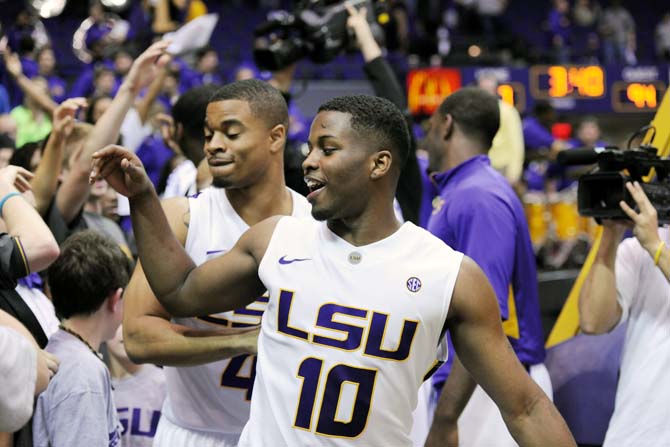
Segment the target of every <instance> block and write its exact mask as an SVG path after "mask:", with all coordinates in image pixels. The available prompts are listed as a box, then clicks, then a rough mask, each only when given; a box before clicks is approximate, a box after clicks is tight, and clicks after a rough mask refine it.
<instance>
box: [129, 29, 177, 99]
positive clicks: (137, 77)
mask: <svg viewBox="0 0 670 447" xmlns="http://www.w3.org/2000/svg"><path fill="white" fill-rule="evenodd" d="M169 45H170V40H167V39H165V40H160V41H158V42H156V43H154V44H153V45H151V46H150V47H149V48H147V49H146V50H145V51H144V52H143V53H142V54H140V55H139V57H138V58H137V59H135V62H133V65H132V66H131V67H130V71H129V72H128V76H126V79H125V80H124V81H123V83H124V84H126V85H127V86H128V87H129V88H130V90H131V92H132V93H133V94H134V95H135V96H137V95H138V94H139V93H140V91H141V90H142V89H143V88H145V87H148V86H149V84H150V83H151V81H153V80H154V79H155V78H156V76H158V75H159V73H160V72H161V71H162V70H163V68H164V67H166V66H167V65H168V64H169V63H170V61H171V60H172V58H171V56H170V55H169V54H168V53H167V52H166V50H167V48H168V46H169Z"/></svg>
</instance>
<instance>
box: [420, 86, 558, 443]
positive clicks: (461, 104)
mask: <svg viewBox="0 0 670 447" xmlns="http://www.w3.org/2000/svg"><path fill="white" fill-rule="evenodd" d="M499 121H500V118H499V111H498V102H497V98H495V97H494V96H492V95H490V94H489V93H487V92H485V91H484V90H481V89H478V88H464V89H461V90H459V91H457V92H456V93H453V94H452V95H450V96H449V97H447V99H445V100H444V102H443V103H442V105H441V106H440V107H439V109H438V110H437V111H436V112H435V113H434V114H433V116H432V117H431V119H430V130H429V131H428V134H427V136H426V138H425V139H424V143H423V147H424V149H426V150H427V151H428V154H429V170H430V171H431V172H433V173H434V174H432V181H433V183H434V185H435V186H436V188H437V191H438V194H437V197H436V198H435V199H434V200H433V211H432V214H431V216H430V218H429V220H428V225H427V228H428V231H430V232H431V233H433V234H434V235H435V236H437V237H439V238H440V239H442V240H443V241H444V242H445V243H447V244H448V245H449V246H450V247H452V248H454V249H455V250H458V251H461V252H463V253H465V254H466V255H467V256H469V257H471V258H472V259H474V260H475V261H476V262H477V264H479V266H480V267H481V268H482V270H483V271H484V273H485V274H486V276H487V278H488V279H489V281H490V283H491V285H492V286H493V289H494V291H495V293H496V296H497V298H498V302H499V305H500V311H501V312H500V313H501V317H502V320H503V327H504V329H505V333H506V334H507V335H508V339H509V341H510V343H511V345H512V347H513V349H514V351H515V353H516V354H517V357H518V358H519V360H520V361H521V363H522V364H524V366H525V367H526V369H527V370H530V371H532V369H531V368H532V366H533V365H537V364H541V363H542V361H543V360H544V356H545V352H544V341H543V333H542V323H541V319H540V309H539V301H538V289H537V273H536V267H535V255H534V253H533V247H532V244H531V241H530V236H529V233H528V226H527V224H526V218H525V215H524V211H523V206H522V204H521V202H520V201H519V199H518V197H517V196H516V194H515V192H514V190H513V189H512V187H511V186H510V185H509V183H508V182H507V180H506V179H505V177H503V176H502V175H500V174H499V173H498V172H497V171H496V170H495V169H493V168H492V167H491V163H490V161H489V158H488V156H487V155H486V154H487V152H488V150H489V148H490V146H491V142H492V140H493V137H494V136H495V134H496V132H497V131H498V126H499ZM452 353H453V351H451V353H450V355H449V357H451V358H452V359H453V355H452ZM457 363H458V362H457ZM457 369H459V373H465V370H464V369H463V367H462V366H460V363H458V368H457V367H456V364H454V367H453V370H452V372H451V375H454V376H456V375H458V374H457V373H456V370H457ZM465 374H467V373H465ZM448 375H450V366H449V365H444V366H443V367H442V368H441V369H440V370H439V371H438V372H437V373H436V374H435V376H434V377H433V383H434V384H435V386H436V388H440V387H441V385H442V384H443V383H444V381H445V378H446V377H447V376H448ZM531 375H532V374H531ZM449 379H450V380H447V383H446V385H445V387H447V386H450V385H449V384H450V383H452V385H451V386H459V385H453V384H454V383H458V382H462V383H465V382H466V381H467V380H468V378H465V379H464V380H463V381H461V380H460V379H461V377H459V379H456V378H454V379H453V380H452V378H451V377H449ZM469 380H471V379H469ZM454 381H455V382H454ZM445 390H446V388H445ZM472 390H474V382H472V389H471V391H470V394H471V393H472ZM478 391H479V390H478ZM456 394H460V395H461V396H462V398H463V399H464V400H465V401H464V402H463V405H465V402H467V400H468V399H469V398H470V394H468V393H466V392H462V393H461V392H460V391H459V393H456ZM450 395H453V394H452V393H451V390H450ZM452 400H454V399H452ZM454 404H455V405H456V406H458V403H454ZM441 405H442V403H441V402H440V405H439V406H438V410H439V409H440V408H441ZM461 408H462V407H461ZM466 410H467V408H466ZM496 411H497V410H496ZM498 415H499V412H498ZM503 427H504V425H503ZM505 430H506V429H505ZM459 436H461V438H464V437H465V438H467V437H468V433H459ZM508 436H509V435H508ZM510 439H511V437H510ZM486 442H488V441H486ZM482 444H483V443H482ZM482 444H480V445H482ZM496 445H498V444H496Z"/></svg>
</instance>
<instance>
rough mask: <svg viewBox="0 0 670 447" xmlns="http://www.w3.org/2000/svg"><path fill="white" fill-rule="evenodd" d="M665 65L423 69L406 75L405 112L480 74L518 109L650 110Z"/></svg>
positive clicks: (661, 87) (663, 81)
mask: <svg viewBox="0 0 670 447" xmlns="http://www.w3.org/2000/svg"><path fill="white" fill-rule="evenodd" d="M669 70H670V66H668V65H648V66H635V67H603V66H600V65H535V66H531V67H528V68H516V67H463V68H427V69H417V70H411V71H410V72H409V74H408V76H407V92H408V103H409V108H410V111H411V112H412V113H413V114H419V115H421V114H431V113H432V112H433V111H434V110H435V108H436V107H437V106H438V105H439V104H440V103H441V102H442V100H443V99H444V98H445V97H446V96H448V95H449V94H451V93H452V92H454V91H456V90H458V89H459V88H461V87H464V86H467V85H475V84H476V82H477V79H478V78H479V77H480V76H482V75H491V76H494V77H495V78H496V79H497V80H498V83H499V86H498V94H499V96H500V97H501V98H502V100H503V101H505V102H508V103H510V104H513V105H514V106H515V107H516V108H517V109H518V110H519V112H521V113H524V112H530V111H531V110H532V108H533V105H534V104H535V102H536V101H539V100H547V101H550V102H551V103H552V105H553V106H554V108H556V109H557V110H559V111H569V112H578V113H607V112H624V113H628V112H633V113H635V112H655V111H656V109H657V107H658V104H659V103H660V102H661V99H662V98H663V94H664V93H665V90H666V89H667V88H668V81H669V77H670V73H669Z"/></svg>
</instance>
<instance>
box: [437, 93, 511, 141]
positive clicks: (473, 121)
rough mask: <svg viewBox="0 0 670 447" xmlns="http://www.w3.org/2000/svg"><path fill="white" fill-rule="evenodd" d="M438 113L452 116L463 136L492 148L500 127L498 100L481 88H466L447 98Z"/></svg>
mask: <svg viewBox="0 0 670 447" xmlns="http://www.w3.org/2000/svg"><path fill="white" fill-rule="evenodd" d="M438 111H439V113H440V115H442V116H447V115H451V117H452V118H453V120H454V122H455V123H456V124H458V127H459V128H460V129H461V132H463V134H465V135H466V136H468V137H469V138H472V139H475V140H478V141H479V142H480V143H481V144H482V146H483V147H485V148H486V149H487V150H488V149H489V148H490V147H491V144H492V143H493V137H495V136H496V133H498V128H499V127H500V109H499V106H498V98H496V97H495V96H493V95H492V94H490V93H489V92H487V91H485V90H482V89H481V88H477V87H465V88H462V89H460V90H457V91H456V92H454V93H452V94H451V95H449V96H447V97H446V99H445V100H444V101H442V104H440V107H439V108H438Z"/></svg>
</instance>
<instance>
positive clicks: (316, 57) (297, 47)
mask: <svg viewBox="0 0 670 447" xmlns="http://www.w3.org/2000/svg"><path fill="white" fill-rule="evenodd" d="M349 3H350V4H351V5H352V6H353V7H354V8H360V7H363V6H366V7H367V18H368V22H369V23H370V27H371V28H372V34H373V35H374V37H375V40H377V42H382V41H383V32H382V29H381V27H380V26H379V24H378V23H377V21H376V19H375V17H384V15H383V14H384V12H383V11H384V7H385V2H384V1H375V2H373V1H372V0H349ZM348 17H349V13H348V12H347V9H346V7H345V2H344V1H340V0H302V1H300V2H299V3H298V6H297V8H296V10H295V11H294V12H293V13H290V12H288V11H283V10H279V11H273V12H271V13H269V14H268V20H267V21H266V22H264V23H262V24H260V25H259V26H258V27H257V28H256V29H255V31H254V35H255V36H256V43H255V48H254V51H253V55H254V61H255V62H256V65H257V66H258V68H260V69H261V70H269V71H277V70H281V69H282V68H284V67H287V66H289V65H291V64H292V63H294V62H297V61H298V60H300V59H302V58H303V57H308V58H309V59H310V60H311V61H312V62H315V63H317V64H325V63H327V62H330V61H331V60H333V59H334V58H335V57H336V56H337V55H338V54H339V53H340V52H341V51H342V50H344V49H347V50H352V49H353V46H352V42H354V37H353V36H352V35H350V31H349V29H348V28H347V18H348ZM385 17H388V15H386V16H385Z"/></svg>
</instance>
